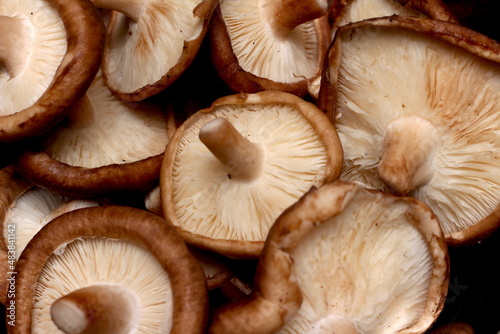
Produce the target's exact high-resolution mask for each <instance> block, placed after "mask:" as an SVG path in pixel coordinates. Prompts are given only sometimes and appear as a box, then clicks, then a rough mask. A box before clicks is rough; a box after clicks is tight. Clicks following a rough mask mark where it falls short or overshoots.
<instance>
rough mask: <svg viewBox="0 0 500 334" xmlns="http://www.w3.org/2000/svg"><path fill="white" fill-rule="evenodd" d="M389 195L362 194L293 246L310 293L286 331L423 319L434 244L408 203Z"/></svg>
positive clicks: (383, 328) (364, 327)
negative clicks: (409, 215)
mask: <svg viewBox="0 0 500 334" xmlns="http://www.w3.org/2000/svg"><path fill="white" fill-rule="evenodd" d="M382 196H383V195H381V194H372V193H368V192H366V193H365V194H364V195H358V196H357V198H356V199H355V200H352V202H351V203H350V204H349V205H348V206H347V207H346V208H345V209H344V211H343V212H342V213H341V214H340V215H338V216H335V217H333V218H330V219H329V220H327V221H325V222H323V223H322V224H321V225H320V226H318V227H316V228H314V230H312V231H311V232H310V233H308V234H307V235H306V236H305V237H304V238H303V239H302V240H301V242H300V244H299V245H298V247H297V248H296V249H294V250H293V251H292V253H291V254H292V258H293V260H294V272H295V274H296V276H297V281H298V283H299V285H300V287H301V291H302V293H303V297H304V300H303V302H302V305H301V306H300V308H299V310H298V311H297V312H296V313H295V314H294V315H293V316H292V318H291V319H290V320H289V321H288V322H287V323H286V324H285V326H284V327H283V328H282V329H281V331H279V333H295V334H298V333H318V334H319V333H326V331H325V330H327V329H330V330H332V328H335V324H337V325H338V324H339V323H341V322H342V321H347V322H349V323H351V324H352V325H353V326H354V328H356V329H357V331H358V332H359V333H397V332H398V330H400V329H402V328H406V327H408V326H410V325H412V324H414V323H416V322H417V321H418V320H419V318H420V317H421V316H422V314H423V312H424V309H425V307H426V303H427V298H428V293H429V292H428V291H429V290H428V289H429V286H430V284H431V278H432V275H433V274H432V272H433V267H434V263H433V259H432V255H431V251H430V249H429V246H428V244H427V242H426V240H425V239H424V237H423V236H422V234H421V232H419V230H418V229H417V228H416V227H415V226H413V225H412V223H410V222H409V221H408V219H407V218H406V217H405V213H406V211H407V208H408V207H407V205H406V204H404V203H402V202H400V203H398V202H394V201H385V200H383V199H382ZM388 206H390V209H389V210H388V209H387V207H388ZM337 329H338V328H337Z"/></svg>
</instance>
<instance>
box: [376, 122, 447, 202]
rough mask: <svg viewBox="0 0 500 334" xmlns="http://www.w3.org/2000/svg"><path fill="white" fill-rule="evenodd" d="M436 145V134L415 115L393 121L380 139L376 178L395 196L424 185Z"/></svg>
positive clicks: (427, 123)
mask: <svg viewBox="0 0 500 334" xmlns="http://www.w3.org/2000/svg"><path fill="white" fill-rule="evenodd" d="M438 144H439V136H438V133H437V131H436V128H434V126H433V125H432V124H431V123H430V122H429V121H427V120H425V119H422V118H420V117H417V116H407V117H402V118H399V119H397V120H395V121H393V122H392V123H391V124H389V126H388V128H387V131H386V134H385V138H384V145H385V151H384V153H383V155H382V159H381V160H380V163H379V166H378V174H379V176H380V178H381V179H382V180H383V181H384V182H385V183H386V184H387V185H388V186H390V187H391V188H392V189H394V190H395V191H396V192H397V193H398V194H399V195H406V194H407V193H408V192H409V191H410V190H412V189H415V188H416V187H418V186H420V185H423V184H426V183H427V182H429V181H430V180H431V179H432V176H433V169H432V168H431V163H432V160H433V157H434V153H435V151H436V150H437V149H438Z"/></svg>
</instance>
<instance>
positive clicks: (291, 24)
mask: <svg viewBox="0 0 500 334" xmlns="http://www.w3.org/2000/svg"><path fill="white" fill-rule="evenodd" d="M259 3H260V10H261V12H262V14H263V16H264V19H265V20H266V21H267V22H269V25H270V26H271V27H273V28H274V29H275V32H276V33H277V34H278V35H282V36H286V35H288V33H289V32H290V31H291V30H293V29H294V28H295V27H297V26H299V25H301V24H303V23H306V22H309V21H312V20H315V19H317V18H320V17H322V16H324V15H326V14H327V12H328V8H329V6H330V3H331V0H266V1H260V2H259Z"/></svg>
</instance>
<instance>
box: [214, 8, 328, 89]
mask: <svg viewBox="0 0 500 334" xmlns="http://www.w3.org/2000/svg"><path fill="white" fill-rule="evenodd" d="M328 3H329V2H328V1H326V0H305V1H294V0H281V1H277V0H272V1H269V0H259V1H254V0H244V1H239V0H225V1H221V2H220V4H219V6H218V7H217V8H216V10H215V12H214V17H213V18H212V22H211V27H210V31H209V34H210V41H211V47H212V59H213V64H214V65H215V67H216V68H217V73H218V75H219V76H220V77H221V78H222V79H223V80H224V82H226V84H227V85H228V86H229V87H230V88H231V89H232V90H233V91H234V92H236V93H239V92H245V93H255V92H258V91H262V90H279V91H285V92H289V93H293V94H296V95H299V96H305V95H306V94H307V86H308V82H309V81H311V80H314V78H316V77H317V76H319V74H320V71H321V66H322V61H323V56H324V53H325V51H326V48H327V46H328V44H329V42H330V38H329V35H330V28H329V24H328V19H327V15H326V14H327V13H328Z"/></svg>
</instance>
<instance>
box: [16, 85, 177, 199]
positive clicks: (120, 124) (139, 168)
mask: <svg viewBox="0 0 500 334" xmlns="http://www.w3.org/2000/svg"><path fill="white" fill-rule="evenodd" d="M173 118H174V117H173V114H172V113H165V112H164V111H163V110H160V109H159V108H158V107H156V106H154V108H153V107H150V106H149V105H145V104H141V105H138V104H127V103H124V102H123V101H121V100H119V99H117V98H116V97H115V96H114V95H113V94H112V93H111V92H110V90H109V89H108V88H107V87H106V86H105V84H104V81H103V79H102V76H100V75H98V76H96V78H95V79H94V82H93V84H92V86H91V87H90V88H89V90H88V91H87V94H86V95H85V96H84V98H83V99H82V100H81V101H80V102H79V103H78V104H77V105H76V106H75V107H74V108H73V109H72V110H71V113H70V115H68V117H67V119H66V121H65V122H62V123H61V124H60V126H59V127H58V128H57V129H54V131H52V132H50V133H49V134H48V135H47V136H46V138H45V141H44V142H43V144H42V147H43V150H41V151H31V152H25V153H24V154H23V155H21V157H20V158H19V159H18V161H17V167H18V170H19V173H21V174H22V175H23V176H24V177H25V178H27V179H28V180H30V181H31V182H33V183H34V184H36V185H38V186H41V187H44V188H46V189H49V190H51V191H52V192H54V193H57V194H60V195H64V196H69V197H75V198H86V197H98V196H104V195H108V194H116V193H118V192H132V191H147V190H149V189H150V188H153V187H154V186H155V185H156V184H157V182H158V177H159V174H160V167H161V161H162V159H163V152H164V151H165V147H166V145H167V142H168V138H169V133H170V135H171V134H172V133H173V130H174V128H175V124H174V123H175V122H174V120H173Z"/></svg>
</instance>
